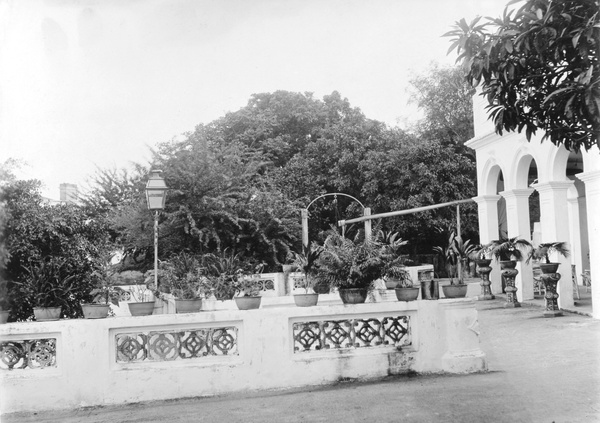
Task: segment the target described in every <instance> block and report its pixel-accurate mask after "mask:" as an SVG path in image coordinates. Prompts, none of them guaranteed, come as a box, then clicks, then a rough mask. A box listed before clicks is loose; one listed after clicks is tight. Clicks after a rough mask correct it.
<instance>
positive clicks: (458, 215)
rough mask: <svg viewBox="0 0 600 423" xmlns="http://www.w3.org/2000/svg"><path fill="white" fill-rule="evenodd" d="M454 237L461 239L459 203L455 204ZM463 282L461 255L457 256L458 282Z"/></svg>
mask: <svg viewBox="0 0 600 423" xmlns="http://www.w3.org/2000/svg"><path fill="white" fill-rule="evenodd" d="M456 237H457V238H458V239H459V240H460V241H462V237H461V236H460V204H457V205H456ZM462 282H463V273H462V257H460V256H459V257H458V283H462Z"/></svg>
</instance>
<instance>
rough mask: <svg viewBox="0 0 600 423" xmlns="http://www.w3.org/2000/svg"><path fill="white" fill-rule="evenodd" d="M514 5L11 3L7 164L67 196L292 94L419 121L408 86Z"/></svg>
mask: <svg viewBox="0 0 600 423" xmlns="http://www.w3.org/2000/svg"><path fill="white" fill-rule="evenodd" d="M505 3H506V1H505V0H502V1H499V0H368V1H367V0H361V1H358V0H343V1H342V0H231V1H229V0H211V1H204V0H130V1H127V0H0V143H1V145H0V162H3V161H4V160H5V159H6V158H8V157H12V158H20V159H23V160H25V161H26V162H27V163H28V164H29V166H27V167H26V168H25V169H24V172H23V173H22V174H21V175H20V176H21V177H33V178H38V179H41V180H42V181H43V182H44V184H45V189H44V191H43V192H44V194H45V195H46V196H49V197H52V198H58V185H59V184H60V183H63V182H69V183H76V184H79V185H80V186H83V185H85V184H84V182H85V179H86V177H87V176H88V175H90V174H91V173H93V171H94V169H95V166H96V165H97V166H100V167H102V168H105V167H113V166H116V167H123V166H127V164H128V163H129V162H130V161H145V160H147V158H148V157H149V153H148V147H147V146H154V145H156V144H157V143H159V142H162V141H167V140H170V139H172V138H174V137H176V136H178V135H180V134H182V133H184V132H186V131H190V130H193V129H194V127H195V126H196V125H197V124H199V123H208V122H210V121H211V120H213V119H216V118H218V117H220V116H222V115H224V114H225V113H226V112H228V111H235V110H238V109H239V108H241V107H243V106H245V105H246V103H247V101H248V99H249V98H250V95H251V94H253V93H259V92H272V91H275V90H288V91H298V92H305V91H310V92H313V93H314V94H315V97H317V98H322V96H323V95H325V94H330V93H331V92H332V91H334V90H337V91H339V92H340V93H341V95H342V96H343V97H347V98H348V99H349V100H350V103H351V104H352V105H353V106H356V107H359V108H360V109H361V110H362V111H363V112H364V113H365V115H366V116H367V117H369V118H372V119H377V120H380V121H384V122H386V123H387V124H389V125H392V126H394V125H401V126H402V125H404V122H406V121H407V120H411V119H414V118H416V115H415V112H414V110H413V108H412V107H411V106H408V105H407V101H408V96H407V93H406V88H407V81H408V79H409V78H410V77H411V75H413V74H415V73H419V72H422V71H424V70H425V69H427V67H428V66H429V64H430V63H431V62H432V61H437V62H439V63H442V64H452V63H453V62H454V59H455V56H454V55H451V56H446V51H447V49H448V46H449V42H448V39H446V38H441V35H442V34H443V33H444V32H446V31H448V30H449V29H450V26H451V25H452V24H453V23H454V21H456V20H458V19H460V18H461V17H465V18H467V19H472V18H474V17H475V16H477V15H483V16H489V15H491V16H494V17H495V16H498V15H500V14H501V12H502V9H503V8H504V5H505Z"/></svg>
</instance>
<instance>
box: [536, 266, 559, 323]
mask: <svg viewBox="0 0 600 423" xmlns="http://www.w3.org/2000/svg"><path fill="white" fill-rule="evenodd" d="M559 266H560V263H540V270H541V271H542V275H541V276H540V279H541V280H542V283H543V284H544V288H545V294H544V299H545V300H546V309H545V310H544V313H543V315H544V317H558V316H562V315H563V313H562V311H560V308H559V307H558V297H559V295H558V292H557V286H558V281H559V280H560V278H561V275H560V273H557V271H558V267H559Z"/></svg>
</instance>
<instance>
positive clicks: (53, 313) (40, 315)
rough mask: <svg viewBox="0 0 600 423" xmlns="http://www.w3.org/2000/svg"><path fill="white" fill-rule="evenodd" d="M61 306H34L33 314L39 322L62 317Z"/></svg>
mask: <svg viewBox="0 0 600 423" xmlns="http://www.w3.org/2000/svg"><path fill="white" fill-rule="evenodd" d="M60 310H61V308H60V307H34V308H33V315H34V316H35V320H36V321H38V322H48V321H51V320H58V319H60Z"/></svg>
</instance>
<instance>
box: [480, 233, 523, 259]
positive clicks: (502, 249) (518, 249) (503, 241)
mask: <svg viewBox="0 0 600 423" xmlns="http://www.w3.org/2000/svg"><path fill="white" fill-rule="evenodd" d="M488 247H489V248H490V249H491V254H492V256H493V257H494V258H495V259H496V260H500V261H509V260H516V261H521V260H522V259H523V256H524V254H525V255H526V254H528V253H529V252H530V251H531V249H532V245H531V243H530V242H529V241H527V240H525V239H521V238H519V237H518V236H516V237H513V238H505V237H501V238H500V239H496V240H493V241H491V242H490V243H489V244H488Z"/></svg>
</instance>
